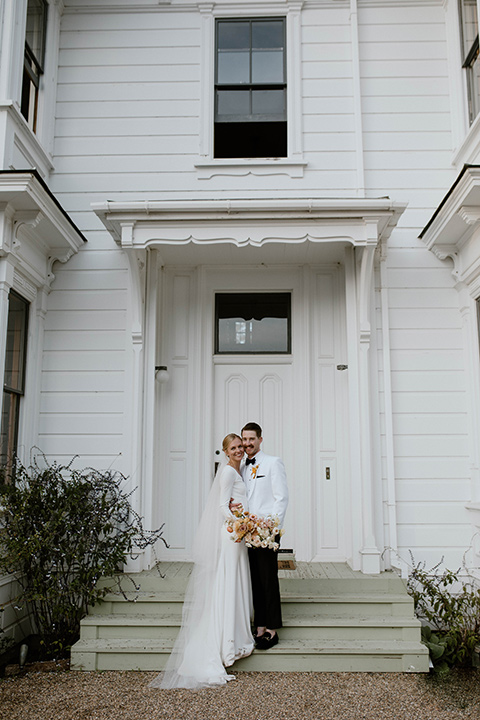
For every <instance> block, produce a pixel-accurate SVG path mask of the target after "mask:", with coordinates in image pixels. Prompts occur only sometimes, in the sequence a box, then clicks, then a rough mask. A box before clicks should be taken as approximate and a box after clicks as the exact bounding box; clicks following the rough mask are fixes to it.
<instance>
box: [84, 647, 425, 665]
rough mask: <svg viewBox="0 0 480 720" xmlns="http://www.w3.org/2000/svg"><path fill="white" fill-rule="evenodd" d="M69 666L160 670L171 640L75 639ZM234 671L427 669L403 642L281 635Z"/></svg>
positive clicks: (420, 650) (418, 651) (418, 652)
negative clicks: (285, 637)
mask: <svg viewBox="0 0 480 720" xmlns="http://www.w3.org/2000/svg"><path fill="white" fill-rule="evenodd" d="M75 649H76V650H75V657H74V660H73V664H72V667H73V669H82V670H89V671H92V670H155V671H160V670H162V669H163V667H164V665H165V663H166V660H167V658H168V655H169V652H170V649H171V644H170V643H169V642H168V641H165V640H151V639H150V640H147V639H146V640H144V641H139V640H120V639H108V640H95V641H85V640H80V641H79V642H78V643H77V644H76V645H75ZM232 669H234V670H239V671H260V672H275V671H287V672H288V671H297V672H298V671H301V672H306V671H308V672H311V671H316V672H337V671H338V672H427V671H428V652H427V650H426V648H424V646H422V645H420V644H419V643H415V642H406V641H392V640H389V641H384V642H380V641H361V642H359V641H336V642H333V641H327V642H324V643H319V642H318V641H316V640H297V641H294V640H281V642H280V643H279V644H278V645H276V646H275V647H274V648H272V649H271V650H268V651H266V652H265V651H261V650H255V651H254V652H253V654H252V655H251V656H250V657H248V658H243V659H242V660H239V661H238V662H236V663H235V664H234V665H233V666H232Z"/></svg>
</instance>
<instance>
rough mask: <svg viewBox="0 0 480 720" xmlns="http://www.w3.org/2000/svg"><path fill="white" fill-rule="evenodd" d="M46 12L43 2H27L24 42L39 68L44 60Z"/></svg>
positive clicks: (32, 0) (36, 0)
mask: <svg viewBox="0 0 480 720" xmlns="http://www.w3.org/2000/svg"><path fill="white" fill-rule="evenodd" d="M46 11H47V6H46V4H45V2H44V0H28V8H27V27H26V32H25V40H26V41H27V43H28V46H29V48H30V50H31V51H32V53H33V55H34V57H35V60H36V61H37V63H38V64H39V65H40V67H42V66H43V58H44V44H45V21H46Z"/></svg>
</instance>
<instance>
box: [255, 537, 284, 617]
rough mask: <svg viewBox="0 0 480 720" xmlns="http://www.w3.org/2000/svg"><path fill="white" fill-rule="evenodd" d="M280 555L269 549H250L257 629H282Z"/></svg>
mask: <svg viewBox="0 0 480 720" xmlns="http://www.w3.org/2000/svg"><path fill="white" fill-rule="evenodd" d="M277 558H278V554H277V553H276V552H275V551H274V550H269V549H268V548H248V559H249V561H250V577H251V579H252V595H253V610H254V620H253V624H254V626H255V627H268V628H270V630H276V629H277V628H280V627H282V608H281V604H280V587H279V584H278V560H277Z"/></svg>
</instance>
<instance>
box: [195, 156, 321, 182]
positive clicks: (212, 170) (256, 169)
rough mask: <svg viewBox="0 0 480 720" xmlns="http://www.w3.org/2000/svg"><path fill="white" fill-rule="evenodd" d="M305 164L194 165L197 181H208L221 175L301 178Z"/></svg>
mask: <svg viewBox="0 0 480 720" xmlns="http://www.w3.org/2000/svg"><path fill="white" fill-rule="evenodd" d="M306 166H307V163H306V162H298V161H296V160H287V159H279V160H250V159H245V160H238V161H236V160H226V161H225V160H209V161H206V162H203V161H201V160H199V161H198V162H196V163H195V167H196V168H197V170H198V175H197V177H198V179H199V180H210V178H212V177H215V176H218V175H222V176H226V175H230V176H232V177H245V176H247V175H258V176H260V175H262V176H266V175H288V176H289V177H291V178H301V177H303V171H304V168H305V167H306Z"/></svg>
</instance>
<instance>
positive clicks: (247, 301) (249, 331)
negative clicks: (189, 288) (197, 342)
mask: <svg viewBox="0 0 480 720" xmlns="http://www.w3.org/2000/svg"><path fill="white" fill-rule="evenodd" d="M290 318H291V295H290V293H217V294H216V295H215V326H216V337H215V352H216V353H218V354H221V353H231V354H235V353H242V354H259V353H272V354H285V353H290V352H291V327H290V325H291V322H290Z"/></svg>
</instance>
